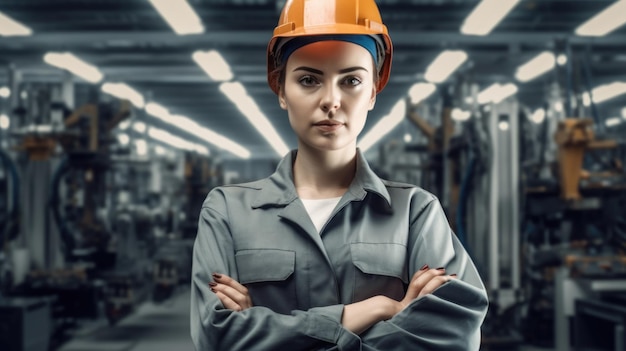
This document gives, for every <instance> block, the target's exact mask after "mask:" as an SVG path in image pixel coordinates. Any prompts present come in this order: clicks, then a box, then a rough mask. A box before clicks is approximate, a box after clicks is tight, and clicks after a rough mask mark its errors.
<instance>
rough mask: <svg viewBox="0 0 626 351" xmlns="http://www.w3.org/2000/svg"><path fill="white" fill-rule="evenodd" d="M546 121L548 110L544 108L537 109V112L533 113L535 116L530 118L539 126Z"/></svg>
mask: <svg viewBox="0 0 626 351" xmlns="http://www.w3.org/2000/svg"><path fill="white" fill-rule="evenodd" d="M545 119H546V110H544V109H542V108H538V109H536V110H535V112H533V114H532V115H531V116H530V120H531V121H533V122H534V123H537V124H541V123H543V121H544V120H545Z"/></svg>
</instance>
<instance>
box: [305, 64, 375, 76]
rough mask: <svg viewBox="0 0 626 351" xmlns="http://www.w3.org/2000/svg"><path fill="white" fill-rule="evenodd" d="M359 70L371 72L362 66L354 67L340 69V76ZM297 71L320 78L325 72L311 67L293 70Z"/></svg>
mask: <svg viewBox="0 0 626 351" xmlns="http://www.w3.org/2000/svg"><path fill="white" fill-rule="evenodd" d="M359 70H363V71H365V72H369V71H368V70H367V69H366V68H365V67H361V66H354V67H348V68H344V69H340V70H339V73H340V74H344V73H349V72H354V71H359ZM293 71H294V72H295V71H307V72H311V73H315V74H319V75H320V76H323V75H324V72H322V71H320V70H319V69H315V68H311V67H306V66H300V67H298V68H296V69H294V70H293Z"/></svg>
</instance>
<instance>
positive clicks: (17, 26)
mask: <svg viewBox="0 0 626 351" xmlns="http://www.w3.org/2000/svg"><path fill="white" fill-rule="evenodd" d="M32 34H33V31H32V30H31V29H30V28H28V27H26V26H25V25H23V24H21V23H19V22H17V21H16V20H14V19H12V18H11V17H9V16H7V15H5V14H4V13H2V12H0V35H1V36H5V37H9V36H20V35H21V36H24V35H32Z"/></svg>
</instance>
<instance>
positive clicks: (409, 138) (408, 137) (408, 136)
mask: <svg viewBox="0 0 626 351" xmlns="http://www.w3.org/2000/svg"><path fill="white" fill-rule="evenodd" d="M411 141H413V137H412V136H411V134H410V133H404V142H405V143H407V144H408V143H410V142H411Z"/></svg>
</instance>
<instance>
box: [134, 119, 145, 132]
mask: <svg viewBox="0 0 626 351" xmlns="http://www.w3.org/2000/svg"><path fill="white" fill-rule="evenodd" d="M133 129H134V130H135V131H136V132H137V133H139V134H143V133H145V132H146V130H147V129H148V128H147V127H146V124H145V123H143V122H135V123H133Z"/></svg>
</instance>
